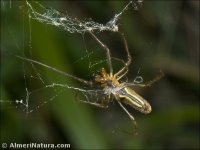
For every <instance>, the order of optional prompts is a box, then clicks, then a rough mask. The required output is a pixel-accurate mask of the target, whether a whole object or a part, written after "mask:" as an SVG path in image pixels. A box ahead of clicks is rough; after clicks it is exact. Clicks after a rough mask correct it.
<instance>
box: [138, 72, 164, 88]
mask: <svg viewBox="0 0 200 150" xmlns="http://www.w3.org/2000/svg"><path fill="white" fill-rule="evenodd" d="M163 77H164V73H163V72H162V71H161V70H160V73H159V74H158V75H157V76H156V77H155V78H154V79H153V80H150V81H149V82H147V83H144V84H141V83H138V84H134V85H136V86H139V87H150V86H151V85H152V84H154V83H155V82H157V81H158V80H160V79H161V78H163Z"/></svg>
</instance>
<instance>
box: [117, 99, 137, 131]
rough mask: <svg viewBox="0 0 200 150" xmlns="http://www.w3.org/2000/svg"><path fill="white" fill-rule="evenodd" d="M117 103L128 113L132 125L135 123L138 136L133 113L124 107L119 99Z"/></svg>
mask: <svg viewBox="0 0 200 150" xmlns="http://www.w3.org/2000/svg"><path fill="white" fill-rule="evenodd" d="M117 102H118V104H119V106H120V107H121V108H122V109H123V110H124V111H125V112H126V113H127V115H128V116H129V118H130V119H131V121H132V123H133V127H134V133H135V134H137V123H136V121H135V118H134V117H133V115H131V113H130V112H129V111H128V110H127V109H126V108H125V107H124V106H123V105H122V103H121V102H120V101H119V99H117Z"/></svg>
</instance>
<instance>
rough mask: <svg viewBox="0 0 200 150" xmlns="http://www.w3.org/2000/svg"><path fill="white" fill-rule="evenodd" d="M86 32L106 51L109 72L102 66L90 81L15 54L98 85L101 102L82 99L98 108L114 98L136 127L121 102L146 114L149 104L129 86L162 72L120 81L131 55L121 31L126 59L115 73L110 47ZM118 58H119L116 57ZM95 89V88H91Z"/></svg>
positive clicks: (150, 83) (148, 84)
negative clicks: (130, 80) (101, 93)
mask: <svg viewBox="0 0 200 150" xmlns="http://www.w3.org/2000/svg"><path fill="white" fill-rule="evenodd" d="M88 33H89V34H90V35H91V36H92V37H93V38H94V39H95V40H96V41H97V43H99V44H100V46H101V47H102V48H103V49H104V50H105V51H106V61H107V63H108V67H109V73H107V72H106V70H105V69H104V68H102V69H101V71H100V72H99V73H96V74H94V79H93V80H91V81H88V80H84V79H81V78H79V77H76V76H73V75H71V74H68V73H66V72H63V71H60V70H58V69H56V68H53V67H51V66H48V65H46V64H43V63H41V62H38V61H35V60H32V59H28V58H24V57H21V56H17V57H18V58H20V59H23V60H26V61H29V62H32V63H35V64H38V65H41V66H44V67H46V68H49V69H51V70H53V71H55V72H58V73H60V74H63V75H65V76H67V77H69V78H73V79H75V80H77V81H79V82H81V83H83V84H85V85H89V86H91V87H92V86H93V85H100V87H101V88H102V91H103V96H102V100H101V102H90V101H82V100H80V101H81V102H84V103H87V104H91V105H93V106H96V107H100V108H108V104H109V102H110V101H112V99H111V97H112V98H114V99H115V100H116V101H117V103H118V104H119V106H120V107H121V108H122V109H123V110H124V111H125V112H126V113H127V115H128V116H129V118H130V119H131V121H132V122H133V124H134V126H135V127H136V121H135V118H134V117H133V115H132V114H131V113H130V112H129V111H128V110H127V109H126V108H125V106H124V105H123V104H128V105H130V106H131V107H133V108H134V109H136V110H138V111H140V112H141V113H144V114H148V113H150V112H151V111H152V108H151V105H150V104H149V103H148V102H147V101H146V100H145V99H144V98H142V97H141V96H140V95H139V94H137V93H136V92H135V91H134V90H133V89H131V88H130V86H134V85H136V86H140V87H149V86H151V85H152V84H153V83H155V82H156V81H158V80H160V79H161V78H162V77H163V76H164V73H163V72H162V71H160V74H159V75H158V76H156V77H155V78H154V79H153V80H150V81H149V82H147V83H145V84H142V83H137V84H135V83H127V82H121V81H120V80H121V78H123V77H124V76H125V75H126V74H127V73H128V71H129V70H128V67H129V66H130V64H131V61H132V57H131V55H130V52H129V49H128V44H127V41H126V39H125V36H124V34H123V33H121V32H119V31H118V33H119V34H120V35H121V37H122V39H123V43H124V47H125V51H126V53H127V60H126V62H125V61H122V63H123V64H124V66H123V67H122V68H121V69H120V70H119V71H118V72H116V73H115V74H114V73H113V67H112V61H111V54H110V49H109V48H108V47H107V46H106V45H105V44H104V43H103V42H101V41H100V40H99V38H98V37H97V36H96V35H95V34H94V33H93V32H92V31H88ZM118 60H119V59H118ZM93 91H95V90H93Z"/></svg>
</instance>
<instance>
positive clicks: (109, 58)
mask: <svg viewBox="0 0 200 150" xmlns="http://www.w3.org/2000/svg"><path fill="white" fill-rule="evenodd" d="M89 33H90V34H91V35H92V37H93V38H94V39H95V40H96V41H97V42H98V43H99V44H100V45H101V47H102V48H104V49H105V50H106V56H107V62H108V65H109V69H110V76H113V68H112V61H111V55H110V49H109V48H108V47H107V46H106V45H105V44H103V43H102V42H101V41H100V40H99V39H98V38H97V37H96V35H94V34H93V33H92V32H90V31H89Z"/></svg>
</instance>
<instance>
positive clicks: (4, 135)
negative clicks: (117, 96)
mask: <svg viewBox="0 0 200 150" xmlns="http://www.w3.org/2000/svg"><path fill="white" fill-rule="evenodd" d="M41 3H42V2H41ZM42 4H43V5H44V6H45V7H47V8H48V7H51V8H55V9H57V10H59V11H61V12H66V10H67V13H68V14H69V15H71V16H73V17H77V18H79V19H82V20H84V19H85V18H92V19H93V20H94V21H96V22H100V23H106V22H108V21H109V20H110V19H111V18H112V17H113V16H114V14H115V13H118V12H120V11H121V10H122V9H123V8H124V6H125V5H126V4H127V1H81V2H80V1H75V2H73V1H45V2H44V3H42ZM30 25H31V27H30ZM30 25H29V19H28V14H27V12H26V4H25V2H24V1H1V103H0V104H1V109H0V111H1V143H3V142H7V143H10V142H17V143H30V142H37V143H70V144H71V148H81V149H86V148H87V149H88V148H90V149H95V148H98V149H100V148H101V149H107V148H109V149H111V148H112V149H114V148H115V149H116V148H120V149H125V148H126V149H127V148H128V149H199V1H195V0H191V1H181V0H179V1H176V0H170V1H163V0H161V1H159V0H155V1H144V2H143V6H142V7H141V8H140V9H139V10H138V11H135V10H133V9H129V10H128V11H126V12H125V13H124V14H123V15H122V17H121V19H120V21H119V30H120V31H121V32H123V33H124V34H125V36H126V39H127V41H128V45H129V49H130V53H131V55H132V57H133V62H132V65H131V66H130V68H129V74H128V75H127V78H128V79H129V81H130V82H131V81H133V80H134V78H135V77H136V76H137V75H140V76H142V77H143V78H144V81H148V80H150V79H152V78H153V77H155V76H156V74H157V69H161V70H162V71H163V72H164V73H165V77H164V78H163V79H162V80H160V81H159V82H157V83H155V84H154V85H153V86H152V87H150V88H144V89H141V88H135V87H133V88H134V90H136V91H137V92H138V93H139V94H140V95H142V96H143V97H144V98H145V99H147V100H148V102H149V103H150V104H151V106H152V109H153V111H152V113H151V114H149V115H144V114H141V113H139V112H137V111H136V110H133V109H132V108H130V107H127V109H128V110H129V111H130V112H131V113H132V114H133V115H134V117H135V118H136V121H137V124H138V135H137V136H133V135H132V134H130V133H125V132H123V131H128V132H132V126H131V122H130V120H129V118H128V116H127V115H126V114H125V112H124V111H123V110H122V109H121V108H120V107H119V106H118V105H117V103H114V104H113V103H110V107H109V109H106V110H105V109H100V108H95V107H93V106H90V105H87V104H82V103H79V102H78V101H77V99H76V97H75V95H76V93H75V92H73V91H71V90H68V89H65V91H63V92H61V93H59V92H60V90H63V89H62V88H52V89H48V88H45V89H44V90H40V91H38V92H35V93H33V94H31V95H30V100H29V105H30V107H29V108H30V109H34V108H36V106H38V105H39V106H40V108H38V109H36V110H34V111H33V112H32V113H30V114H28V115H26V110H25V109H24V108H25V107H24V106H22V105H19V104H16V103H15V100H16V99H25V98H26V90H25V88H26V87H27V88H28V90H29V91H31V90H34V89H38V88H41V87H43V86H45V85H46V84H51V83H53V82H54V83H63V84H65V83H67V84H70V85H73V86H77V87H82V85H79V83H78V82H76V81H75V80H71V79H69V78H66V77H64V76H62V75H60V74H58V73H55V72H53V71H51V70H49V69H47V68H44V67H40V66H37V65H35V67H36V70H37V72H38V73H40V74H41V78H42V79H43V80H44V82H45V84H43V83H42V82H41V80H39V79H37V78H35V77H37V76H36V74H35V72H34V70H33V68H32V67H31V64H30V63H28V62H24V68H25V69H23V61H22V60H20V59H18V58H16V57H15V56H14V55H15V54H17V55H21V56H23V52H25V55H26V56H27V57H30V52H31V53H32V54H31V55H32V58H33V59H35V60H38V61H41V62H43V63H45V64H48V65H50V66H54V67H55V68H58V69H60V70H63V71H65V72H68V73H70V74H73V75H76V76H78V77H81V78H84V79H91V75H92V73H93V72H94V71H95V70H98V69H100V68H101V67H102V66H104V65H105V64H99V65H97V66H96V67H95V68H93V70H91V69H89V68H88V62H89V61H92V62H93V63H94V62H95V61H100V60H102V59H104V56H105V55H104V50H102V49H101V48H100V46H99V45H98V44H97V43H96V41H95V40H94V39H92V38H91V37H90V36H89V35H87V34H85V36H84V38H85V41H84V40H83V37H82V35H81V34H77V33H74V34H70V33H69V32H67V31H64V30H62V29H60V28H58V27H54V26H50V25H46V24H44V23H39V22H37V21H35V20H31V21H30ZM30 29H31V36H30ZM96 35H97V36H98V37H99V38H100V39H101V40H102V41H103V42H104V43H106V45H108V46H109V48H110V49H111V53H112V56H114V57H118V58H121V59H124V60H126V55H125V52H124V47H123V43H122V40H121V39H120V37H119V36H117V35H116V34H114V33H111V32H103V33H98V34H96ZM30 37H31V40H30ZM86 47H87V49H88V51H90V52H93V55H91V56H90V59H91V60H89V59H88V58H87V57H85V56H86ZM13 54H14V55H13ZM114 66H118V65H117V62H114ZM104 67H105V66H104ZM139 69H140V73H139V74H137V72H138V70H139ZM24 70H25V75H26V80H24ZM114 70H115V71H116V70H117V68H114ZM32 76H33V77H32ZM25 81H26V84H27V85H26V86H25ZM53 96H56V97H55V98H54V99H53V100H52V101H51V98H52V97H53ZM6 100H9V101H13V102H6ZM2 101H3V102H2ZM44 102H47V104H45V105H43V103H44Z"/></svg>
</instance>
